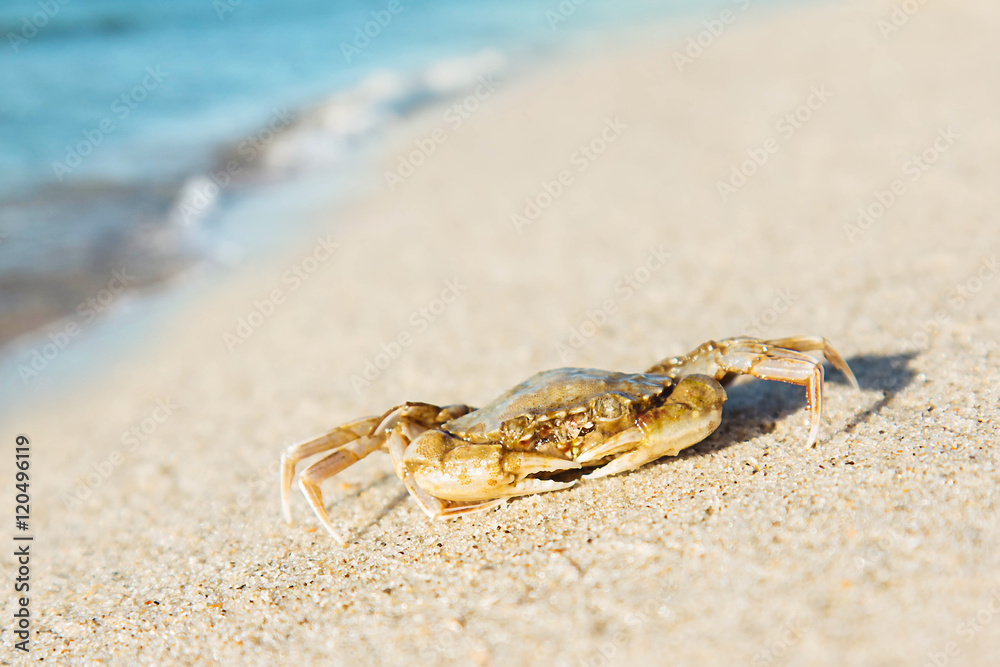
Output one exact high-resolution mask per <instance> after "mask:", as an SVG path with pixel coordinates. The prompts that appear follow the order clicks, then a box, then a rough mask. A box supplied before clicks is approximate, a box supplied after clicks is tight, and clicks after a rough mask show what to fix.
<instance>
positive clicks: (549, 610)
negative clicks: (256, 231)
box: [0, 0, 1000, 666]
mask: <svg viewBox="0 0 1000 667" xmlns="http://www.w3.org/2000/svg"><path fill="white" fill-rule="evenodd" d="M909 5H914V7H915V6H916V5H915V3H908V5H907V6H909ZM914 7H910V9H914ZM899 11H902V10H899ZM893 12H894V10H893V5H892V4H890V3H886V2H881V3H860V2H840V3H836V4H833V3H831V4H826V5H818V6H814V7H808V8H781V9H770V10H764V9H761V8H757V7H755V6H749V7H748V8H747V9H746V10H745V11H739V10H738V7H737V8H735V9H734V14H733V16H732V18H733V20H732V21H731V23H730V24H728V25H726V27H725V29H724V31H723V32H722V33H721V34H720V35H719V36H718V37H716V38H714V39H713V40H712V41H711V43H710V44H709V45H708V47H706V48H705V49H704V53H703V54H702V55H700V57H697V58H694V59H692V62H690V63H681V64H682V66H681V67H678V65H677V63H676V61H675V57H674V55H675V53H681V52H683V49H684V48H685V45H686V43H687V39H688V37H696V36H697V34H698V32H699V31H701V30H704V29H705V28H704V27H703V26H702V25H701V24H700V20H699V21H696V22H692V23H691V24H687V25H682V26H680V27H679V28H678V26H676V25H673V26H667V27H663V28H653V27H650V28H649V29H647V31H646V32H645V33H643V34H642V35H641V36H639V37H636V38H634V39H629V40H628V44H627V45H626V44H624V43H618V44H616V45H612V44H609V45H607V47H606V48H601V49H596V50H595V51H593V52H591V53H590V54H589V55H587V56H586V57H582V58H581V57H577V58H573V59H569V60H568V61H559V62H554V63H551V64H549V65H547V66H545V67H543V68H541V69H539V70H538V71H536V72H531V73H527V74H524V75H522V76H520V77H517V78H515V79H513V80H510V81H505V82H503V84H502V85H500V86H498V87H497V90H496V91H495V92H494V93H492V94H491V95H490V96H489V98H488V99H487V100H486V101H484V102H483V104H482V105H481V107H480V108H479V109H478V110H477V111H476V112H475V113H473V114H470V117H469V118H468V120H467V121H465V122H464V123H463V124H462V125H461V126H460V127H458V128H452V127H450V126H448V125H447V124H446V123H444V122H443V116H442V115H441V114H442V110H432V111H429V112H428V113H427V115H425V116H424V117H422V118H421V119H419V121H417V122H414V123H413V124H412V126H408V127H406V128H402V129H400V131H399V135H398V136H397V137H395V138H394V140H393V141H394V142H395V143H394V144H393V145H392V146H391V147H390V148H389V149H387V151H386V153H385V154H384V155H383V156H382V158H380V161H379V162H378V164H376V165H375V166H373V167H371V173H370V179H369V181H370V184H371V185H370V188H369V189H368V190H367V191H365V192H363V193H360V194H359V195H358V197H357V199H356V200H355V201H354V203H352V204H351V205H350V207H349V208H348V209H346V210H345V209H343V208H341V209H338V210H335V211H330V212H328V213H327V214H326V216H325V217H324V218H323V219H322V221H321V224H320V231H318V232H317V235H316V236H317V237H318V238H321V239H322V241H317V240H314V239H304V240H303V241H302V243H301V246H300V247H297V248H296V249H295V251H294V252H291V253H288V254H287V256H283V257H281V258H280V260H276V261H269V262H267V263H262V264H260V265H256V266H254V267H251V268H249V269H247V270H246V271H245V272H243V273H242V274H241V275H240V276H239V277H238V278H237V279H234V280H233V281H230V282H229V283H228V284H226V285H225V286H224V287H220V288H218V289H213V290H210V291H207V292H204V293H201V294H197V295H189V297H190V298H187V299H186V300H184V303H182V304H179V305H174V306H172V308H173V310H172V311H171V314H170V316H169V317H168V318H166V320H167V321H166V322H165V323H164V324H162V325H158V326H157V327H155V328H151V330H150V331H145V332H144V334H143V336H142V340H139V341H137V342H134V343H132V344H130V345H126V346H124V347H123V349H122V350H121V351H120V352H118V353H115V354H111V355H108V357H106V359H108V360H107V361H103V360H102V361H101V362H100V363H99V364H98V365H97V367H96V368H95V369H93V371H92V372H91V373H89V375H88V374H85V376H84V377H83V378H82V379H78V380H74V381H73V382H72V383H71V382H70V381H69V380H67V381H66V383H65V387H64V389H63V390H61V391H58V392H57V391H55V390H53V389H52V388H51V387H50V388H49V389H46V391H45V392H44V393H43V392H41V391H36V390H34V389H33V387H35V386H42V385H41V384H39V385H35V384H31V385H29V388H27V389H25V391H24V395H23V396H22V398H20V399H18V400H17V401H16V402H14V403H11V404H8V406H7V409H6V414H5V417H4V427H3V434H4V435H3V437H4V439H5V442H6V443H8V446H9V447H10V448H11V449H8V452H11V451H12V448H13V441H14V437H15V435H16V434H17V433H26V434H28V435H29V436H30V437H31V440H32V457H33V458H32V469H31V470H32V472H33V475H34V476H33V478H32V487H31V493H32V519H31V521H32V529H33V532H34V534H35V541H34V542H33V543H32V546H31V549H32V558H33V560H32V570H31V587H32V588H31V602H30V608H31V610H32V613H33V624H34V625H33V630H34V631H35V634H33V635H32V644H31V648H32V650H31V653H30V654H28V655H27V656H23V655H20V654H17V653H15V651H14V650H13V648H12V645H13V643H14V641H15V639H16V638H15V637H14V636H13V635H12V633H11V629H10V628H11V623H10V621H9V620H8V622H6V623H4V624H3V625H4V630H3V632H2V633H0V643H2V645H3V647H2V650H3V656H2V659H3V660H9V661H17V662H28V661H42V660H44V661H45V662H47V663H54V664H90V663H98V662H101V663H103V662H107V663H112V664H157V665H169V664H204V663H208V662H220V663H222V664H247V665H257V664H260V665H265V664H326V665H341V664H342V665H354V664H395V665H402V664H434V665H438V664H456V665H466V664H482V665H514V664H545V665H553V666H555V665H573V666H576V665H619V664H620V665H626V664H627V665H635V664H642V665H647V664H648V665H654V664H675V665H704V664H727V665H728V664H739V663H744V664H746V663H749V664H753V665H781V664H795V665H805V664H808V665H844V664H865V665H896V664H907V665H923V664H936V665H946V664H947V665H952V664H954V665H985V664H995V663H996V659H997V658H996V656H997V655H1000V523H998V520H997V511H998V501H997V498H998V484H1000V471H998V462H1000V449H998V448H997V436H998V394H1000V389H998V387H1000V371H998V367H1000V364H998V362H1000V348H998V334H1000V280H998V279H997V273H998V269H997V266H996V254H997V251H998V245H1000V243H998V242H1000V231H998V223H997V210H1000V206H998V204H1000V201H998V196H997V194H996V193H997V189H996V184H997V182H1000V160H997V155H998V154H1000V125H998V124H997V118H998V117H1000V89H997V87H996V85H995V84H996V80H995V77H996V73H997V72H998V71H1000V51H998V50H997V49H996V39H997V35H1000V7H998V6H997V5H996V3H991V2H987V1H986V0H953V1H952V2H947V3H944V2H940V3H926V4H924V5H920V6H919V9H918V10H917V11H916V13H914V14H913V15H912V16H910V15H907V14H905V13H904V14H896V19H897V21H898V22H900V23H901V25H899V26H898V30H895V31H892V32H891V33H888V34H886V35H883V34H882V32H883V30H880V24H879V23H878V22H879V21H880V20H886V21H890V20H891V17H892V15H893ZM705 18H706V19H707V18H710V17H707V16H706V17H705ZM903 18H905V19H906V20H905V21H903ZM885 25H888V24H884V25H883V26H882V27H883V29H884V27H885ZM703 41H708V40H707V39H703ZM810 105H811V106H810ZM787 114H792V118H793V120H789V119H788V118H786V115H787ZM796 114H798V120H794V118H795V115H796ZM438 127H444V128H445V140H444V141H443V142H439V143H438V145H437V149H436V151H435V152H434V154H433V155H432V156H430V157H429V158H428V159H426V160H425V163H424V164H423V165H421V166H420V167H419V168H418V169H417V170H416V171H415V173H413V174H412V175H410V176H408V177H407V178H405V179H403V180H402V182H398V183H395V184H394V185H395V189H394V190H390V189H389V188H388V187H387V186H386V184H385V172H386V171H387V170H396V169H397V168H398V165H399V160H400V156H405V155H406V154H407V153H408V152H409V151H410V150H412V149H413V146H414V144H413V142H414V140H416V139H418V138H420V137H426V136H429V135H430V133H431V132H432V131H433V130H434V129H435V128H438ZM598 138H601V140H600V141H599V140H598ZM602 142H603V143H602ZM590 144H592V146H593V148H592V156H593V158H594V159H591V158H590V157H589V156H588V155H587V154H586V153H583V152H582V151H581V146H586V145H590ZM598 149H601V150H600V154H599V155H598V154H597V152H598ZM762 151H763V153H762ZM914 156H918V157H917V159H919V160H923V161H924V162H923V163H922V164H918V163H917V162H914V161H913V157H914ZM919 156H923V157H919ZM765 158H766V159H765ZM755 159H756V162H762V163H763V164H760V165H756V163H748V164H744V163H745V162H746V161H747V160H755ZM734 169H736V170H741V169H742V171H743V172H745V173H750V175H749V176H746V178H745V182H743V181H741V180H740V178H739V177H738V176H734V174H733V170H734ZM751 172H752V173H751ZM560 179H562V181H563V182H562V183H560ZM720 182H721V183H728V184H729V186H730V188H729V189H726V188H721V189H720V185H719V184H720ZM730 189H731V190H732V191H730ZM546 192H548V193H549V194H550V198H546V197H544V196H542V195H543V194H544V193H546ZM723 195H725V196H723ZM527 199H532V200H535V201H536V202H537V204H538V205H539V209H540V211H539V212H537V213H538V215H534V214H535V213H536V211H533V210H526V209H529V208H530V207H528V205H527V204H526V200H527ZM880 200H881V201H880ZM859 207H860V208H862V209H867V210H868V211H869V213H868V214H867V215H869V216H870V218H864V217H862V218H861V220H860V222H859V211H858V209H859ZM514 214H518V215H521V216H523V218H524V220H525V221H527V223H526V224H525V223H524V222H523V221H521V220H520V219H516V218H515V219H512V215H514ZM532 218H533V219H532ZM518 226H520V229H518ZM330 244H336V247H335V248H333V249H328V248H326V246H328V245H330ZM309 257H312V258H313V259H312V260H308V259H307V258H309ZM296 266H298V267H299V270H300V271H301V272H302V276H304V277H305V279H302V278H299V282H298V284H296V283H295V280H294V279H292V278H289V277H288V274H286V272H288V271H292V272H293V274H292V275H294V271H295V267H296ZM308 269H313V270H312V272H309V270H308ZM275 290H278V292H277V296H278V297H280V302H278V303H275V304H274V305H273V307H272V308H269V307H268V306H267V305H266V304H265V303H264V301H265V300H271V299H273V298H274V297H275V296H276V295H275V293H274V291H275ZM438 299H440V301H438ZM446 300H448V301H450V302H449V303H445V301H446ZM276 301H277V300H276ZM255 304H256V305H255ZM255 308H260V309H261V310H263V311H268V310H272V311H273V312H271V313H270V315H269V316H268V317H266V318H262V320H263V322H262V323H261V324H260V326H258V327H256V328H252V330H251V335H249V337H248V338H247V339H246V340H243V339H242V338H237V339H236V340H237V341H238V342H234V339H232V338H229V337H227V334H229V335H237V334H238V332H236V330H237V324H238V321H239V319H240V318H250V313H251V312H252V311H253V310H254V309H255ZM422 309H423V310H422ZM251 319H252V320H253V321H254V322H257V321H258V318H257V317H252V318H251ZM243 333H247V332H246V331H244V332H243ZM741 333H743V334H753V335H759V336H764V337H769V336H770V337H774V336H784V335H791V334H821V335H824V336H826V337H828V338H829V339H830V340H831V341H833V343H834V344H835V345H836V346H837V347H838V349H840V351H841V352H842V353H843V354H844V355H845V356H846V357H847V359H848V361H849V363H850V364H851V366H852V367H853V368H854V371H855V372H856V374H857V376H858V379H859V380H860V383H861V391H854V390H853V389H852V388H851V387H850V386H849V385H848V384H847V383H846V382H845V381H844V380H843V379H842V378H840V377H838V376H837V374H836V373H835V372H834V371H833V370H832V369H829V372H828V382H827V393H826V412H825V414H824V419H823V424H822V429H821V434H820V439H819V442H818V443H817V445H816V446H815V447H814V448H807V447H806V446H805V439H806V435H807V432H808V419H807V415H806V411H805V409H804V396H803V392H802V391H801V390H800V389H798V388H795V387H791V386H785V385H777V384H775V383H767V382H761V381H752V382H748V383H745V384H742V385H740V386H736V387H734V388H733V389H732V390H731V391H730V401H729V403H728V404H727V407H726V414H725V419H724V421H723V425H722V426H721V427H720V428H719V430H718V431H717V432H716V433H715V434H713V435H712V436H711V437H709V438H708V439H707V440H705V441H704V442H703V443H701V444H700V445H697V446H695V447H693V448H691V449H689V450H687V451H685V452H684V453H683V454H682V455H681V456H679V457H676V458H673V459H670V460H663V461H660V462H657V463H655V464H652V465H649V466H647V467H645V468H643V469H641V470H638V471H635V472H632V473H628V474H623V475H618V476H615V477H611V478H607V479H603V480H597V481H594V482H590V483H583V484H579V485H578V486H577V487H575V488H573V489H570V490H568V491H561V492H557V493H551V494H547V495H538V496H530V497H526V498H522V499H518V500H516V501H514V502H511V503H510V504H509V505H507V506H506V507H504V508H501V509H498V510H495V511H491V512H489V513H485V514H480V515H471V516H468V517H464V518H461V519H456V520H450V521H444V522H432V521H430V520H428V519H427V518H426V517H425V516H424V515H423V513H422V512H421V511H420V510H419V508H418V507H417V506H416V505H415V504H414V503H413V502H412V501H411V500H409V498H408V497H407V496H406V494H405V492H404V490H403V487H402V485H401V484H400V483H399V482H398V480H396V479H395V477H394V476H393V475H392V470H391V466H390V464H389V460H388V457H386V456H384V455H373V456H372V457H370V458H369V459H367V460H365V461H363V462H362V463H360V464H358V465H356V466H354V467H353V468H351V469H350V470H348V471H347V472H345V473H344V474H343V475H341V477H340V478H338V479H337V480H333V481H331V482H329V483H328V484H327V485H326V487H325V489H326V494H327V499H328V504H329V506H330V508H331V515H332V517H333V522H334V525H335V526H337V528H338V529H339V530H341V531H343V532H344V533H345V534H346V535H347V536H348V540H349V544H348V546H347V547H346V548H342V547H341V546H339V545H338V544H336V543H334V542H333V541H331V540H330V539H329V538H328V537H327V535H326V534H325V533H323V532H322V531H321V530H317V523H316V521H315V519H314V518H313V517H312V516H311V513H310V512H309V510H308V507H307V506H306V504H305V502H304V500H303V499H302V498H301V497H300V496H298V494H296V496H295V498H294V504H293V509H294V514H295V519H296V521H295V523H294V524H292V525H286V524H285V523H284V522H283V521H282V520H281V517H280V509H279V500H278V481H277V461H278V457H279V455H280V452H281V450H282V448H283V447H285V446H286V445H288V444H290V443H292V442H294V441H296V440H299V439H302V438H305V437H307V436H309V435H312V434H314V433H317V432H320V431H323V430H325V429H327V428H330V427H332V426H334V425H337V424H340V423H343V422H345V421H348V420H351V419H354V418H356V417H359V416H364V415H368V414H376V413H380V412H382V411H383V410H385V409H386V408H388V407H389V406H392V405H394V404H397V403H399V402H401V401H404V400H422V401H429V402H435V403H440V404H447V403H453V402H466V403H470V404H473V405H476V404H483V403H485V402H487V401H489V400H490V399H492V398H493V397H494V396H496V395H497V394H499V393H500V392H501V391H503V390H505V389H507V388H508V387H509V386H511V385H513V384H514V383H516V382H519V381H520V380H522V379H524V378H525V377H527V376H529V375H531V374H532V373H534V372H536V371H538V370H542V369H545V368H551V367H558V366H565V365H574V366H593V367H601V368H614V369H621V370H641V369H643V368H645V367H648V366H649V365H650V364H651V363H653V362H654V361H656V360H658V359H660V358H662V357H664V356H667V355H673V354H677V353H681V352H684V351H686V350H688V349H691V348H693V347H695V346H696V345H698V344H700V343H701V342H703V341H706V340H709V339H712V338H720V337H725V336H730V335H738V334H741ZM98 347H99V346H98V345H97V344H96V343H92V342H91V341H88V340H81V341H78V342H74V343H73V347H72V348H67V350H65V351H64V352H63V353H62V354H63V355H64V356H65V357H66V358H70V357H73V356H76V355H81V356H83V355H88V354H91V353H92V352H93V351H94V350H95V349H97V348H98ZM230 348H232V349H230ZM379 355H385V356H379ZM369 363H370V364H371V367H367V366H368V364H369ZM53 366H55V364H53ZM383 367H384V368H383ZM366 370H367V379H366V377H365V373H366ZM58 373H59V371H58V369H55V368H53V369H52V370H51V371H50V374H51V377H58ZM50 384H51V383H50ZM130 429H131V431H130ZM5 458H7V459H10V460H8V461H5V462H4V467H3V471H4V472H3V474H4V475H5V479H12V478H13V466H12V463H13V460H12V455H10V454H9V455H8V456H7V457H5ZM8 488H9V487H8ZM77 496H82V497H84V498H85V499H84V500H79V501H77V500H76V497H77ZM10 497H11V496H10V495H8V498H10ZM11 505H13V502H11ZM12 553H13V548H5V549H3V554H4V555H3V556H2V557H0V563H2V565H3V572H4V576H5V578H6V581H3V582H0V583H2V585H3V590H4V591H5V592H6V593H5V595H4V598H3V599H4V608H3V615H4V617H5V618H7V619H10V618H11V614H13V612H14V610H15V601H14V593H13V592H12V587H13V581H11V579H12V574H11V573H12V572H14V565H15V561H14V558H13V556H12Z"/></svg>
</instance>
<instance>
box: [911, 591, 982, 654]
mask: <svg viewBox="0 0 1000 667" xmlns="http://www.w3.org/2000/svg"><path fill="white" fill-rule="evenodd" d="M997 616H1000V586H996V587H994V588H993V590H992V591H990V597H989V599H988V600H987V601H986V604H984V605H983V606H982V607H980V608H979V609H978V610H977V611H976V613H975V614H973V615H972V616H969V617H968V618H966V619H965V620H963V621H962V622H961V623H959V624H958V625H957V626H956V627H955V631H954V634H955V635H957V636H958V639H952V640H950V641H948V642H947V643H946V644H945V645H944V646H943V647H942V650H940V651H928V653H927V661H926V662H925V663H924V667H948V665H950V664H951V660H952V658H957V657H958V656H959V655H961V654H962V644H959V642H958V640H961V641H962V643H963V644H966V645H967V644H969V643H970V642H971V641H972V640H973V639H975V638H976V635H977V634H979V633H980V632H982V631H983V630H984V629H985V628H986V627H987V626H988V625H990V624H991V623H993V621H994V619H995V618H996V617H997Z"/></svg>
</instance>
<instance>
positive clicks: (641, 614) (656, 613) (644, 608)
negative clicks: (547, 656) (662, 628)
mask: <svg viewBox="0 0 1000 667" xmlns="http://www.w3.org/2000/svg"><path fill="white" fill-rule="evenodd" d="M672 598H673V593H672V592H671V591H670V590H669V589H667V588H662V587H661V588H660V590H659V592H657V593H655V594H654V595H652V596H651V597H649V598H647V599H646V600H645V601H644V602H643V603H642V605H640V606H639V608H638V611H632V612H629V613H628V614H626V615H625V627H627V628H628V629H629V630H630V632H631V633H632V634H640V635H641V634H642V632H643V631H644V629H645V628H646V626H647V625H649V623H650V622H651V621H652V620H653V619H654V618H657V617H658V618H660V619H661V620H669V619H670V617H671V616H672V615H673V611H672V610H671V609H670V605H669V602H670V600H671V599H672ZM627 639H628V633H626V632H624V631H619V632H615V633H613V634H612V635H611V636H610V637H608V639H607V640H605V641H603V642H601V644H600V645H599V646H598V647H597V654H596V655H594V656H592V657H590V658H588V659H586V660H580V662H579V663H578V664H579V665H580V667H609V665H612V664H617V663H616V662H613V661H614V659H615V657H616V656H617V655H618V651H620V650H621V648H622V647H623V646H624V645H625V642H626V641H627Z"/></svg>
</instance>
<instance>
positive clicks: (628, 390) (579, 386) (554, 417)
mask: <svg viewBox="0 0 1000 667" xmlns="http://www.w3.org/2000/svg"><path fill="white" fill-rule="evenodd" d="M672 385H673V380H671V378H670V377H668V376H666V375H660V374H644V373H637V374H632V373H619V372H609V371H602V370H598V369H592V368H557V369H554V370H549V371H542V372H541V373H536V374H535V375H533V376H531V377H530V378H528V379H527V380H525V381H524V382H522V383H521V384H519V385H517V386H516V387H514V388H512V389H510V390H509V391H507V392H506V393H504V394H503V395H501V396H499V397H498V398H497V399H496V400H494V401H493V402H492V403H490V404H489V405H487V406H485V407H483V408H480V409H478V410H475V411H473V412H470V413H468V414H466V415H464V416H462V417H459V418H457V419H452V420H451V421H449V422H446V423H444V424H443V425H442V426H441V430H443V431H445V432H447V433H450V434H451V435H453V436H455V437H456V438H458V439H460V440H464V441H465V442H468V443H470V444H486V443H499V444H502V445H503V446H504V447H505V448H506V449H508V450H512V451H537V452H539V453H543V454H548V455H550V456H558V457H562V458H566V459H569V460H572V459H575V458H576V457H577V456H579V455H581V454H582V453H583V452H586V451H587V450H588V448H589V447H590V446H593V445H595V444H597V443H600V442H603V441H605V440H607V439H608V438H610V437H611V436H613V435H615V434H617V433H620V432H621V431H623V430H625V429H627V428H630V427H632V426H634V425H635V417H636V415H638V414H641V413H643V412H645V411H646V410H648V409H649V408H650V407H651V406H653V405H655V404H658V403H661V402H662V401H663V399H664V398H666V396H667V395H669V393H670V388H671V387H672Z"/></svg>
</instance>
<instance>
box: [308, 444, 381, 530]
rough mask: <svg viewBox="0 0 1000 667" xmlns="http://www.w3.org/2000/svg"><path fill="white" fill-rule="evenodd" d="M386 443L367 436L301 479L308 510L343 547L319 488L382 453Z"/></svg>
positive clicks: (321, 463) (341, 450) (314, 468)
mask: <svg viewBox="0 0 1000 667" xmlns="http://www.w3.org/2000/svg"><path fill="white" fill-rule="evenodd" d="M383 442H385V438H384V437H383V436H381V435H366V436H364V437H362V438H358V439H357V440H354V441H353V442H350V443H348V444H346V445H344V446H343V447H341V448H340V449H338V450H337V451H335V452H333V453H332V454H328V455H327V456H324V457H323V458H321V459H320V460H319V461H316V463H313V464H312V465H311V466H309V467H308V468H306V469H305V470H303V471H302V474H301V475H299V488H301V489H302V493H303V495H305V497H306V500H308V501H309V506H310V507H312V509H313V513H314V514H315V515H316V518H317V519H319V521H320V523H322V524H323V527H324V528H326V531H327V532H328V533H330V535H332V536H333V538H334V539H336V540H339V541H340V543H341V544H344V545H346V544H347V541H346V540H344V538H343V537H341V536H340V533H338V532H337V531H336V530H334V528H333V526H332V525H331V524H330V516H329V514H327V511H326V506H325V505H324V504H323V492H322V491H321V490H320V486H321V485H322V484H323V482H324V481H325V480H327V479H329V478H330V477H333V476H334V475H336V474H337V473H339V472H342V471H343V470H344V469H346V468H347V467H348V466H351V465H354V464H355V463H357V462H358V461H360V460H361V459H363V458H365V457H366V456H368V455H369V454H371V453H372V452H374V451H376V450H378V449H381V447H382V443H383Z"/></svg>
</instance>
